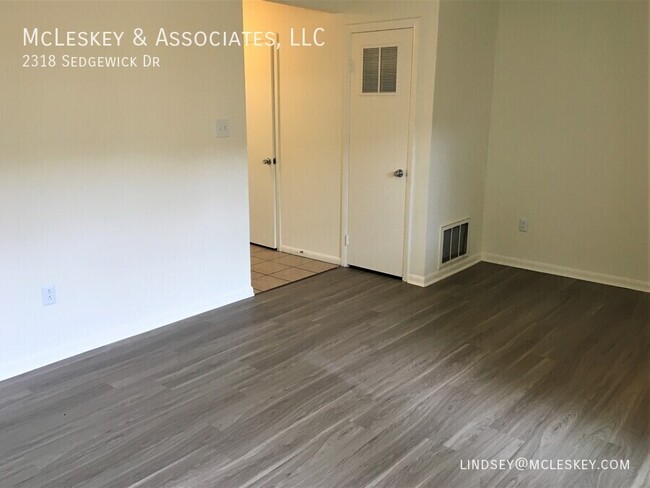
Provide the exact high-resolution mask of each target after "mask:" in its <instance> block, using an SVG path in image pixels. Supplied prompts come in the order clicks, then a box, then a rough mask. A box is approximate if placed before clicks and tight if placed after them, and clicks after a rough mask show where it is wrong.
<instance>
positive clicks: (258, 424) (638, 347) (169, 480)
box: [0, 263, 650, 488]
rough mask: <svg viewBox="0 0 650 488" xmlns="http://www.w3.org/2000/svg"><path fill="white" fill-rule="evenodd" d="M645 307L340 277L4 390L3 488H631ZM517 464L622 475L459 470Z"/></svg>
mask: <svg viewBox="0 0 650 488" xmlns="http://www.w3.org/2000/svg"><path fill="white" fill-rule="evenodd" d="M648 305H649V295H647V294H643V293H638V292H633V291H629V290H623V289H619V288H613V287H607V286H602V285H597V284H591V283H587V282H581V281H576V280H572V279H567V278H560V277H554V276H549V275H544V274H539V273H532V272H527V271H522V270H517V269H512V268H506V267H501V266H496V265H490V264H484V263H481V264H478V265H476V266H474V267H473V268H471V269H469V270H466V271H464V272H462V273H460V274H458V275H456V276H454V277H452V278H449V279H447V280H445V281H444V282H441V283H438V284H436V285H434V286H431V287H429V288H425V289H422V288H417V287H414V286H409V285H406V284H404V283H402V282H400V281H398V280H393V279H390V278H386V277H383V276H378V275H375V274H370V273H365V272H362V271H357V270H350V269H336V270H333V271H329V272H327V273H323V274H321V275H318V276H314V277H312V278H309V279H306V280H303V281H300V282H297V283H293V284H290V285H287V286H285V287H282V288H278V289H276V290H272V291H269V292H267V293H264V294H261V295H258V296H256V297H254V298H251V299H248V300H245V301H242V302H239V303H237V304H234V305H231V306H228V307H225V308H222V309H219V310H216V311H214V312H211V313H206V314H203V315H201V316H198V317H195V318H192V319H190V320H186V321H183V322H180V323H177V324H174V325H171V326H168V327H165V328H162V329H158V330H156V331H153V332H150V333H147V334H145V335H142V336H138V337H136V338H133V339H130V340H127V341H123V342H121V343H117V344H114V345H112V346H109V347H105V348H102V349H100V350H97V351H93V352H91V353H87V354H85V355H82V356H78V357H76V358H73V359H71V360H66V361H65V362H61V363H58V364H55V365H52V366H49V367H46V368H43V369H41V370H37V371H35V372H32V373H29V374H27V375H23V376H21V377H17V378H14V379H12V380H8V381H5V382H2V383H0V486H2V487H76V486H89V487H101V486H111V487H123V486H139V487H145V486H146V487H163V486H174V487H175V486H183V487H194V486H195V487H219V488H226V487H246V486H259V487H309V488H316V487H337V488H338V487H408V488H412V487H425V486H426V487H436V488H446V487H458V488H471V487H515V486H516V487H553V488H555V487H592V486H593V487H596V486H599V487H600V486H607V487H617V488H618V487H628V486H637V487H642V486H645V487H647V486H650V461H649V457H648V456H649V451H648V448H649V427H648V424H649V412H650V403H649V402H650V396H649V387H648V377H649V369H648V368H649V363H648V361H649V355H648V334H649V331H648V328H649V308H648ZM518 457H527V458H533V459H537V460H544V459H546V460H574V459H577V460H582V459H587V460H589V459H591V460H596V461H598V462H599V461H600V460H603V459H614V460H619V459H620V460H629V461H630V467H629V469H623V470H602V469H600V470H598V469H587V470H577V469H564V470H562V471H544V470H523V471H518V470H516V469H513V470H507V469H506V470H485V471H481V470H472V469H463V465H462V463H463V462H469V460H472V459H503V460H507V459H512V460H514V459H516V458H518Z"/></svg>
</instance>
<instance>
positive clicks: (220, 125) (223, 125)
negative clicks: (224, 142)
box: [217, 119, 230, 137]
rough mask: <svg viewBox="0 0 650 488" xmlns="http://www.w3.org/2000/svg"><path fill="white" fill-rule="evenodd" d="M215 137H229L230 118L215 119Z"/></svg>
mask: <svg viewBox="0 0 650 488" xmlns="http://www.w3.org/2000/svg"><path fill="white" fill-rule="evenodd" d="M217 137H230V119H217Z"/></svg>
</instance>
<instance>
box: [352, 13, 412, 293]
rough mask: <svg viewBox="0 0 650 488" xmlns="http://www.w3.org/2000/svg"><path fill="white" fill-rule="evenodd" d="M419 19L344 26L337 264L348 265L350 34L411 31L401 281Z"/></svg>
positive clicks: (407, 241)
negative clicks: (338, 255)
mask: <svg viewBox="0 0 650 488" xmlns="http://www.w3.org/2000/svg"><path fill="white" fill-rule="evenodd" d="M419 26H420V21H419V19H403V20H388V21H382V22H370V23H363V24H351V25H347V26H346V41H347V47H346V58H345V61H346V63H345V85H344V91H343V168H342V175H341V181H342V188H341V266H349V264H348V243H347V236H348V233H349V211H350V207H349V194H350V108H351V91H350V84H351V72H350V63H351V60H352V34H356V33H364V32H375V31H384V30H396V29H412V30H413V57H412V61H411V94H410V97H409V98H410V99H409V105H410V106H409V131H408V142H407V143H408V149H407V163H406V174H407V176H406V202H405V210H404V212H405V215H404V251H403V252H404V254H403V257H402V281H407V280H406V278H407V276H408V275H409V261H410V256H411V219H412V209H413V186H414V185H413V183H412V182H413V178H415V177H416V176H417V175H416V172H415V171H414V168H413V159H414V146H415V143H414V138H415V107H416V105H415V93H416V88H417V65H418V38H419V37H418V36H419V32H418V31H419Z"/></svg>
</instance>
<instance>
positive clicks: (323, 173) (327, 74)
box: [244, 0, 345, 262]
mask: <svg viewBox="0 0 650 488" xmlns="http://www.w3.org/2000/svg"><path fill="white" fill-rule="evenodd" d="M244 26H245V29H246V30H250V31H256V30H257V31H273V32H277V33H278V35H279V40H280V50H279V65H280V70H279V76H280V107H279V115H280V166H279V171H280V185H281V188H280V195H281V200H282V202H281V211H280V217H281V243H282V249H283V250H288V251H290V252H300V251H304V252H306V253H307V254H308V255H310V256H312V257H316V258H320V259H325V260H328V261H333V262H340V257H341V254H340V249H341V246H340V234H341V233H340V230H341V145H342V129H341V122H342V117H343V115H342V109H343V80H342V73H343V66H344V60H345V57H344V50H343V49H344V48H343V44H344V37H343V32H342V23H341V20H340V18H338V16H336V15H332V14H327V13H322V12H317V11H314V10H308V9H302V8H296V7H290V6H285V5H278V4H274V3H270V2H265V1H261V0H245V1H244ZM292 27H294V28H295V29H296V32H300V29H301V28H303V27H304V28H305V29H306V31H307V32H309V33H311V32H313V30H314V29H316V28H319V27H321V28H323V29H325V32H323V33H322V34H319V36H318V37H319V41H322V42H325V46H323V47H314V46H312V47H291V46H290V29H291V28H292ZM299 39H300V37H297V38H294V40H296V41H298V40H299ZM250 49H257V48H255V47H250ZM248 110H249V114H250V115H251V116H255V115H254V112H255V108H254V107H248Z"/></svg>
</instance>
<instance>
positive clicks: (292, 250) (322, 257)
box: [279, 246, 341, 265]
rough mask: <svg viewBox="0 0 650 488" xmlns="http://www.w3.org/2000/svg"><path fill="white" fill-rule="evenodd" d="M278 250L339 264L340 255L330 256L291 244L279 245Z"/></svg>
mask: <svg viewBox="0 0 650 488" xmlns="http://www.w3.org/2000/svg"><path fill="white" fill-rule="evenodd" d="M279 250H280V251H282V252H286V253H287V254H295V255H296V256H302V257H303V258H309V259H316V260H318V261H325V262H326V263H331V264H338V265H340V264H341V257H340V256H330V255H329V254H321V253H319V252H313V251H306V250H304V249H299V248H297V247H291V246H280V249H279Z"/></svg>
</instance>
